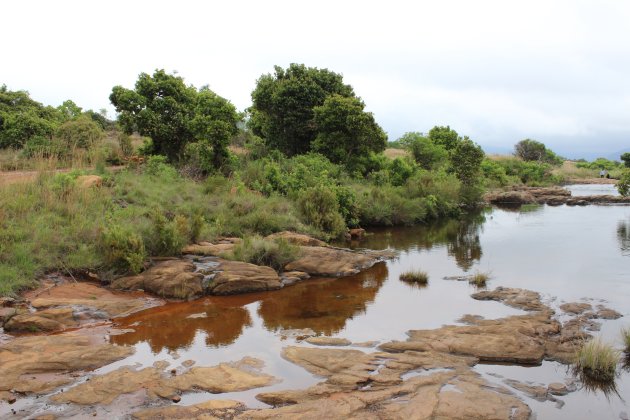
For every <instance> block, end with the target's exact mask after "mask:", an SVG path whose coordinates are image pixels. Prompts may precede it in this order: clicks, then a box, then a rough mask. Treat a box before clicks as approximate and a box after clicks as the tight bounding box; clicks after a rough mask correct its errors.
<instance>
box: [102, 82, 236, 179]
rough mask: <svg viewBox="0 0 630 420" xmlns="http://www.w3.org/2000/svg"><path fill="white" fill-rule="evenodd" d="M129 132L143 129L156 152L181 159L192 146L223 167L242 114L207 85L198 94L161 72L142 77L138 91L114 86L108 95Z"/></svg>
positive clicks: (216, 164) (138, 83) (137, 85)
mask: <svg viewBox="0 0 630 420" xmlns="http://www.w3.org/2000/svg"><path fill="white" fill-rule="evenodd" d="M109 99H110V101H111V102H112V104H113V105H114V106H115V107H116V111H117V112H118V113H119V116H118V121H119V122H120V124H121V126H122V127H123V129H124V130H125V131H126V132H127V133H131V132H133V131H138V132H139V133H140V134H141V135H143V136H148V137H150V138H151V140H152V141H153V152H154V153H156V154H162V155H165V156H167V157H168V158H169V159H170V160H171V161H175V160H177V159H179V158H180V156H181V154H182V152H183V151H184V148H185V146H186V145H187V144H189V143H199V145H200V149H202V150H203V152H204V153H205V154H206V155H208V154H209V155H210V158H209V159H210V160H211V161H212V163H213V164H214V165H215V167H216V166H219V165H220V164H221V163H222V161H223V159H224V158H225V157H226V156H227V145H228V144H229V140H230V138H231V137H232V136H233V135H234V134H236V132H237V128H236V124H237V122H238V121H239V119H240V118H239V115H238V113H237V112H236V108H235V107H234V105H232V104H231V103H230V102H229V101H228V100H226V99H224V98H222V97H220V96H219V95H217V94H216V93H214V92H212V91H211V90H210V89H209V88H207V87H202V88H201V90H197V89H196V88H195V87H194V86H192V85H191V86H188V85H186V84H185V83H184V79H182V78H181V77H179V76H176V75H172V74H168V73H166V72H165V71H164V70H156V71H155V72H154V73H153V75H149V74H147V73H141V74H140V75H139V76H138V80H137V81H136V84H135V89H133V90H131V89H126V88H124V87H122V86H115V87H114V88H113V89H112V93H111V95H110V96H109Z"/></svg>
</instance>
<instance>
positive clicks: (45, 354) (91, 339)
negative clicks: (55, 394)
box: [0, 332, 134, 393]
mask: <svg viewBox="0 0 630 420" xmlns="http://www.w3.org/2000/svg"><path fill="white" fill-rule="evenodd" d="M104 339H105V334H104V333H100V332H99V333H95V334H91V335H85V334H79V333H68V334H59V335H50V336H33V337H19V338H16V339H14V340H12V341H10V342H9V343H7V344H4V345H2V346H0V391H9V390H15V391H17V392H19V393H43V392H47V391H51V390H53V389H55V388H57V387H58V386H61V385H63V384H67V383H70V382H72V379H71V378H70V377H69V376H68V375H67V374H68V373H71V372H76V371H82V370H86V369H96V368H99V367H101V366H105V365H107V364H110V363H112V362H114V361H117V360H120V359H122V358H124V357H127V356H130V355H131V354H133V352H134V349H133V348H131V347H123V346H115V345H112V344H109V343H107V342H104Z"/></svg>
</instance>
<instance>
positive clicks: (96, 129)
mask: <svg viewBox="0 0 630 420" xmlns="http://www.w3.org/2000/svg"><path fill="white" fill-rule="evenodd" d="M104 136H105V132H104V131H103V129H102V128H101V127H100V126H99V125H98V124H97V123H96V122H94V121H93V120H92V119H91V118H89V117H80V118H77V119H76V120H71V121H67V122H65V123H63V124H62V125H61V126H60V127H59V129H58V130H57V137H58V138H59V139H60V140H61V141H62V142H63V143H64V145H65V146H66V147H68V148H69V149H73V148H76V147H79V148H82V149H89V148H90V147H92V145H94V144H95V143H97V142H98V141H99V140H101V139H102V138H103V137H104Z"/></svg>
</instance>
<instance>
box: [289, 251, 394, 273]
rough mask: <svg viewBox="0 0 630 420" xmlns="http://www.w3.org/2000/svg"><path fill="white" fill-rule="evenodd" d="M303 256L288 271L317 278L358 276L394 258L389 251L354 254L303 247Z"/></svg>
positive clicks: (290, 265)
mask: <svg viewBox="0 0 630 420" xmlns="http://www.w3.org/2000/svg"><path fill="white" fill-rule="evenodd" d="M300 249H301V256H300V257H299V258H298V259H297V260H295V261H292V262H290V263H289V264H287V265H286V266H285V267H284V268H285V270H287V271H302V272H305V273H308V274H309V275H311V276H313V277H315V276H318V277H343V276H351V275H353V274H357V273H359V272H361V271H363V270H365V269H367V268H370V267H372V266H373V265H374V264H376V263H377V262H379V261H383V260H384V259H387V258H392V257H393V255H392V254H391V253H389V252H387V251H385V252H378V251H365V252H353V251H350V250H347V249H340V248H332V247H313V246H302V247H300Z"/></svg>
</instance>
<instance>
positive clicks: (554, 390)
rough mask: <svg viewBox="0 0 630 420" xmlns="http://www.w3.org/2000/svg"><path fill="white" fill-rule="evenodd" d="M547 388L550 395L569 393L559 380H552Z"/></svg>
mask: <svg viewBox="0 0 630 420" xmlns="http://www.w3.org/2000/svg"><path fill="white" fill-rule="evenodd" d="M547 389H548V390H549V393H550V394H552V395H567V394H568V393H569V390H568V388H567V386H566V385H565V384H563V383H560V382H553V383H551V384H549V386H548V387H547Z"/></svg>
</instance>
